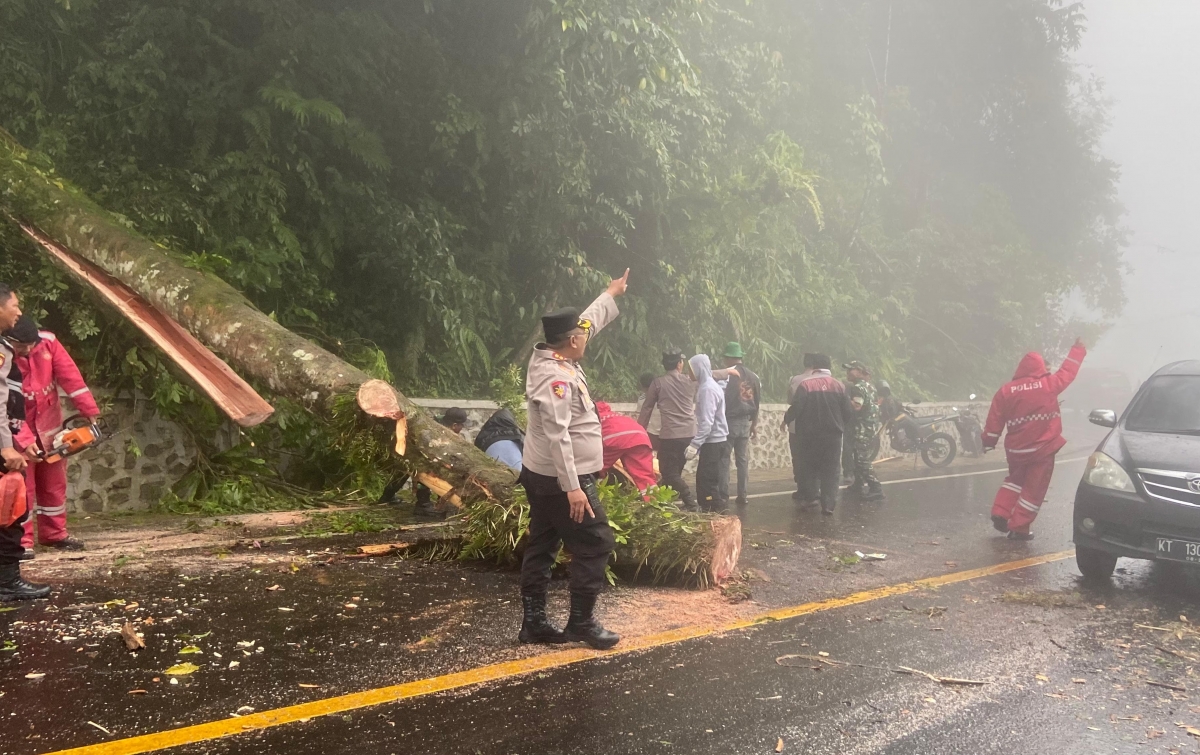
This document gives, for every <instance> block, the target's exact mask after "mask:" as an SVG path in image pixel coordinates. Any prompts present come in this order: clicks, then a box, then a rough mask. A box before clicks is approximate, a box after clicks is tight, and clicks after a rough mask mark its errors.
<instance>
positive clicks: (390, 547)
mask: <svg viewBox="0 0 1200 755" xmlns="http://www.w3.org/2000/svg"><path fill="white" fill-rule="evenodd" d="M410 545H412V543H377V544H374V545H360V546H358V552H359V553H361V554H362V555H364V556H386V555H387V554H389V553H391V552H392V551H400V550H404V549H405V548H407V547H409V546H410Z"/></svg>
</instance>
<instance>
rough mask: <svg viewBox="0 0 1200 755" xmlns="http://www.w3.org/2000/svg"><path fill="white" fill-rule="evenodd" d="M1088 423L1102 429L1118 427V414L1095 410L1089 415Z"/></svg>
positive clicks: (1108, 410) (1110, 411) (1110, 410)
mask: <svg viewBox="0 0 1200 755" xmlns="http://www.w3.org/2000/svg"><path fill="white" fill-rule="evenodd" d="M1088 422H1091V423H1092V424H1093V425H1100V427H1116V426H1117V413H1116V412H1114V411H1113V410H1112V409H1093V410H1092V413H1091V414H1089V415H1088Z"/></svg>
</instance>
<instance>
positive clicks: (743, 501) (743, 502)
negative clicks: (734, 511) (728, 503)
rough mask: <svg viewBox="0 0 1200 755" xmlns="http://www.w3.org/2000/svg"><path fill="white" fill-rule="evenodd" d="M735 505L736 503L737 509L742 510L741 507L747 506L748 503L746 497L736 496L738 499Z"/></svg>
mask: <svg viewBox="0 0 1200 755" xmlns="http://www.w3.org/2000/svg"><path fill="white" fill-rule="evenodd" d="M735 503H737V505H738V508H743V507H745V506H747V505H748V504H749V503H750V502H749V501H747V500H746V496H744V495H742V496H738V499H737V501H735Z"/></svg>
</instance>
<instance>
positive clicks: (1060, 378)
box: [1047, 338, 1087, 394]
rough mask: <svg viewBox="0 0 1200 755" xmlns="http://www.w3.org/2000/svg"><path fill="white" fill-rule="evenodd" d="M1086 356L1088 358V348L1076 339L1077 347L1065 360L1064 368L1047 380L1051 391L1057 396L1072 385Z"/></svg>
mask: <svg viewBox="0 0 1200 755" xmlns="http://www.w3.org/2000/svg"><path fill="white" fill-rule="evenodd" d="M1085 356H1087V347H1086V346H1084V345H1083V339H1081V338H1076V339H1075V345H1074V346H1072V347H1071V351H1070V352H1069V353H1068V354H1067V358H1066V359H1064V360H1063V363H1062V367H1059V368H1058V372H1056V373H1054V374H1053V375H1051V376H1050V377H1049V378H1047V383H1048V384H1049V388H1050V390H1052V391H1054V393H1056V394H1058V393H1062V392H1063V391H1065V390H1066V389H1067V387H1068V386H1070V385H1071V383H1073V382H1075V377H1076V376H1077V375H1078V374H1079V368H1080V367H1081V366H1082V365H1083V358H1084V357H1085Z"/></svg>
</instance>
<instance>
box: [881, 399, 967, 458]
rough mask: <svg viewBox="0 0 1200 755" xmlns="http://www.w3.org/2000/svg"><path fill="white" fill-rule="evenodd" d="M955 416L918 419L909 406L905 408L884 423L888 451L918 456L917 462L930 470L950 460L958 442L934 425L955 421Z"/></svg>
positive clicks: (954, 454)
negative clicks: (890, 449)
mask: <svg viewBox="0 0 1200 755" xmlns="http://www.w3.org/2000/svg"><path fill="white" fill-rule="evenodd" d="M958 416H959V415H958V414H947V415H940V416H935V417H920V416H917V414H916V411H915V410H914V409H913V408H912V407H911V406H905V407H904V408H903V411H902V412H901V413H900V415H899V416H897V417H895V418H893V419H892V420H891V421H889V422H888V438H889V439H890V440H891V443H892V449H894V450H896V451H899V452H900V453H906V454H920V455H921V460H922V461H924V462H925V464H926V465H927V466H929V467H932V468H934V469H938V468H941V467H944V466H947V465H948V464H950V462H952V461H954V457H955V456H957V455H958V443H957V441H955V440H954V436H953V435H951V434H950V433H945V432H941V431H939V430H938V429H937V426H938V425H940V424H942V423H943V422H950V421H953V420H955V419H956V418H957V417H958Z"/></svg>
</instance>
